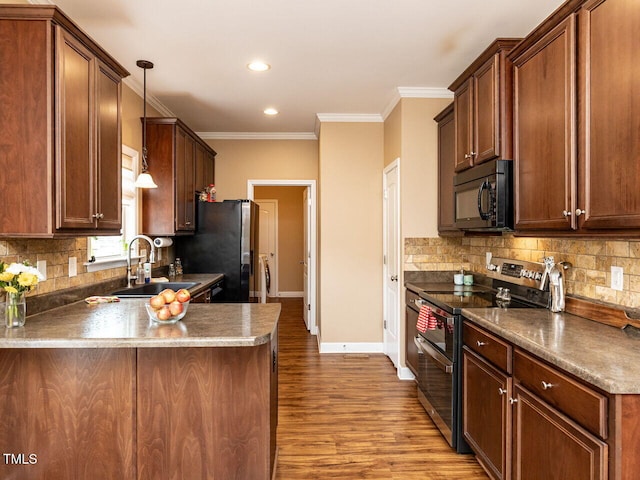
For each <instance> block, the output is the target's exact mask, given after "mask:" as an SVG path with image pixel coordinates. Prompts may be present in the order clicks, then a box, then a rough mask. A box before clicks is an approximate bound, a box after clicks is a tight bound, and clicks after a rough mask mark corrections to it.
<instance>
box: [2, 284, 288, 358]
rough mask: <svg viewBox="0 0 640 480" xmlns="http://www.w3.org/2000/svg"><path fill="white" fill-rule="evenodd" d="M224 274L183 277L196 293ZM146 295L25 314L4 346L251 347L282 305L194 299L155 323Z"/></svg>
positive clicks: (263, 337) (271, 327)
mask: <svg viewBox="0 0 640 480" xmlns="http://www.w3.org/2000/svg"><path fill="white" fill-rule="evenodd" d="M219 278H220V276H215V275H184V277H183V278H182V279H178V280H184V281H196V282H200V285H197V286H195V287H194V288H193V289H191V292H192V294H195V293H198V292H199V291H201V290H203V289H204V288H206V287H207V285H211V284H212V283H213V282H215V281H216V280H217V279H219ZM147 301H148V299H145V298H123V299H121V301H120V302H118V303H103V304H98V305H89V304H87V303H85V302H84V301H80V302H75V303H72V304H70V305H66V306H63V307H58V308H54V309H51V310H48V311H46V312H42V313H39V314H37V315H32V316H28V317H27V323H26V325H25V326H24V327H21V328H11V329H7V328H4V329H3V335H1V336H0V348H140V347H251V346H255V345H261V344H264V343H267V342H268V341H269V340H270V339H271V337H272V335H273V334H274V332H275V331H276V326H277V324H278V318H279V316H280V304H278V303H267V304H260V303H228V304H227V303H211V304H206V303H191V304H189V309H188V311H187V314H186V315H185V317H184V318H183V319H182V320H181V321H179V322H177V323H175V324H173V325H160V324H157V323H155V322H151V321H150V320H149V317H148V316H147V312H146V310H145V307H144V305H145V303H147Z"/></svg>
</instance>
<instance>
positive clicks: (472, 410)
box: [462, 347, 550, 479]
mask: <svg viewBox="0 0 640 480" xmlns="http://www.w3.org/2000/svg"><path fill="white" fill-rule="evenodd" d="M462 357H463V370H462V371H463V380H462V381H463V384H462V392H463V400H462V401H463V404H462V412H463V427H462V428H463V434H464V438H465V440H467V442H468V443H469V446H471V448H472V449H473V451H474V452H475V453H476V455H477V458H478V461H479V462H480V463H481V464H482V465H483V467H484V468H485V469H486V470H487V471H488V472H490V474H491V476H492V477H493V478H495V479H502V478H509V477H510V475H509V473H510V472H509V462H510V460H511V442H510V436H511V435H510V433H511V429H510V426H511V407H510V406H509V404H508V399H509V397H510V394H511V378H510V377H507V376H506V375H505V374H504V373H502V372H500V371H499V370H497V369H496V368H494V367H492V366H491V365H489V364H488V363H487V362H485V361H484V360H483V359H482V358H481V357H479V356H478V355H476V354H474V353H473V352H471V351H470V350H469V349H467V347H464V351H463V353H462ZM540 478H546V477H540ZM549 478H550V477H549Z"/></svg>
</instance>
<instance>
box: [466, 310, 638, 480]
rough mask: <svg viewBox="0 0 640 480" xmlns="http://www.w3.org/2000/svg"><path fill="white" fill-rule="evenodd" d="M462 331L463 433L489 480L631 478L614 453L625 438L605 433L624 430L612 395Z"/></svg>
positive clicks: (472, 330) (489, 337)
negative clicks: (611, 456) (512, 479)
mask: <svg viewBox="0 0 640 480" xmlns="http://www.w3.org/2000/svg"><path fill="white" fill-rule="evenodd" d="M463 332H464V333H463V342H464V347H463V348H464V349H463V387H462V388H463V433H464V437H465V439H466V440H467V442H468V443H469V445H470V446H471V448H472V449H473V451H474V452H475V454H476V458H477V459H478V462H479V463H480V464H481V465H482V467H483V468H484V469H485V471H486V472H487V474H488V475H489V476H490V477H491V478H493V479H511V478H514V479H518V480H526V479H531V480H538V479H545V480H547V479H558V480H572V479H575V480H586V479H594V480H596V479H606V478H621V479H624V478H634V477H633V474H631V475H632V476H629V474H630V472H632V470H631V468H629V467H628V466H626V462H628V459H627V460H625V457H624V456H623V455H624V453H625V452H624V451H623V448H621V446H622V445H623V444H624V443H625V442H628V441H630V439H627V440H625V439H622V436H621V437H619V438H620V439H622V440H619V439H617V438H615V436H614V435H610V434H609V431H610V430H611V429H613V430H616V431H619V432H625V431H629V426H625V425H624V422H623V419H624V418H625V414H624V411H623V410H622V407H621V403H620V402H621V401H622V400H619V399H618V398H617V397H620V396H613V398H611V397H610V396H608V395H606V394H604V393H601V392H599V391H598V390H596V389H595V388H593V387H591V386H590V385H588V384H586V383H583V382H581V381H579V380H577V379H575V378H573V377H571V376H569V375H568V374H565V373H564V372H562V371H561V370H558V369H556V368H555V367H552V366H551V365H549V364H547V363H545V362H543V361H541V360H539V359H537V358H535V357H534V356H532V355H530V354H528V353H527V352H525V351H523V350H521V349H520V348H518V347H516V348H513V347H512V346H511V345H510V344H509V343H508V342H506V341H505V340H503V339H502V338H499V337H497V336H494V335H493V334H491V333H489V332H486V331H485V330H484V329H482V328H481V327H478V326H477V325H475V324H470V323H468V322H465V325H464V328H463ZM511 372H512V373H511ZM622 397H637V396H631V395H627V396H622ZM633 406H634V408H635V407H636V406H637V400H635V401H633ZM635 423H637V422H636V421H635V420H634V424H635ZM616 442H620V443H619V444H618V445H619V446H620V448H617V447H616ZM627 445H629V444H627ZM627 448H628V447H627ZM610 452H615V457H614V458H609V455H610V454H612V455H613V454H614V453H610ZM626 455H629V453H627V454H626ZM620 465H623V466H622V467H620Z"/></svg>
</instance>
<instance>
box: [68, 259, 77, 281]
mask: <svg viewBox="0 0 640 480" xmlns="http://www.w3.org/2000/svg"><path fill="white" fill-rule="evenodd" d="M77 275H78V259H77V258H76V257H69V277H75V276H77Z"/></svg>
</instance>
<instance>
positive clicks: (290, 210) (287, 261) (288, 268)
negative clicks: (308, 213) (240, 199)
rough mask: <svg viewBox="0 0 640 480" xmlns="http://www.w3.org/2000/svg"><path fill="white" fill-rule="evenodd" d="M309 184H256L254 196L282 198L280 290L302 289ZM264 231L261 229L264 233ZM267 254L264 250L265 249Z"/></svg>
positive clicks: (258, 201)
mask: <svg viewBox="0 0 640 480" xmlns="http://www.w3.org/2000/svg"><path fill="white" fill-rule="evenodd" d="M304 190H305V187H255V189H254V198H255V201H256V202H257V203H260V200H261V199H264V200H277V201H278V253H279V258H278V289H279V291H281V292H302V291H303V290H304V285H303V278H302V276H303V274H304V271H303V268H304V267H303V265H301V264H300V262H301V261H302V260H303V259H304V225H303V205H302V192H304ZM262 232H264V230H261V233H260V234H262ZM262 253H264V252H262Z"/></svg>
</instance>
